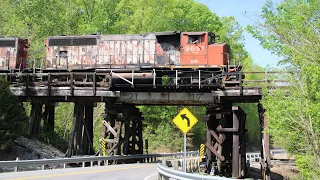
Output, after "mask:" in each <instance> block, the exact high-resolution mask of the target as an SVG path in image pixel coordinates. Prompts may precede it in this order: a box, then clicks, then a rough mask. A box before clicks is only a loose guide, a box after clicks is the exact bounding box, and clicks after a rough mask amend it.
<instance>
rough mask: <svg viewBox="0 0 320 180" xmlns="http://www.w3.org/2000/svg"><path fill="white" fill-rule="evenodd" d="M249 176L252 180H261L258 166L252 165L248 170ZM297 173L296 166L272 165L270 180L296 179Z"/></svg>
mask: <svg viewBox="0 0 320 180" xmlns="http://www.w3.org/2000/svg"><path fill="white" fill-rule="evenodd" d="M248 173H249V176H250V177H251V178H253V179H261V169H260V164H258V163H257V164H252V166H251V167H250V168H249V171H248ZM298 177H299V171H298V170H297V167H296V166H292V165H290V164H289V165H287V164H279V165H277V164H273V165H272V168H271V179H272V180H293V179H298Z"/></svg>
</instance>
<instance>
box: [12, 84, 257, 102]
mask: <svg viewBox="0 0 320 180" xmlns="http://www.w3.org/2000/svg"><path fill="white" fill-rule="evenodd" d="M10 88H11V91H12V94H13V95H15V96H18V97H19V98H20V99H21V100H22V101H31V99H34V98H36V99H38V100H48V101H55V102H72V101H79V100H83V101H88V100H89V101H95V102H104V101H106V99H107V98H112V97H113V98H116V102H118V103H128V104H136V105H142V104H145V105H182V104H186V105H207V104H209V103H214V102H215V101H216V100H232V101H233V102H257V101H259V99H260V98H261V96H262V92H261V88H259V87H243V90H242V92H241V91H240V89H225V90H212V91H211V92H172V91H171V92H165V91H163V92H120V91H110V90H108V88H97V89H96V90H95V91H93V89H92V88H90V87H86V88H84V87H81V88H70V87H55V88H51V90H50V91H49V89H48V87H28V88H26V87H10Z"/></svg>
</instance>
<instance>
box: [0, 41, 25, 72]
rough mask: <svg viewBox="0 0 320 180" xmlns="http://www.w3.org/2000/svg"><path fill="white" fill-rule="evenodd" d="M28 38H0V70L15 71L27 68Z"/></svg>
mask: <svg viewBox="0 0 320 180" xmlns="http://www.w3.org/2000/svg"><path fill="white" fill-rule="evenodd" d="M28 48H29V44H28V40H27V39H21V38H16V37H7V38H0V72H17V71H23V70H26V69H27V68H28V63H27V56H28Z"/></svg>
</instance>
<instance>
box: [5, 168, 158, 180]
mask: <svg viewBox="0 0 320 180" xmlns="http://www.w3.org/2000/svg"><path fill="white" fill-rule="evenodd" d="M154 166H156V165H148V166H138V167H126V168H113V169H101V170H92V171H81V172H69V173H61V174H48V175H38V176H27V177H21V178H10V179H6V180H26V179H41V178H52V177H62V176H71V175H79V174H92V173H101V172H110V171H121V170H128V169H138V168H148V167H154Z"/></svg>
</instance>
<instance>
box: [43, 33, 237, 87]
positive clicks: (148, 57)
mask: <svg viewBox="0 0 320 180" xmlns="http://www.w3.org/2000/svg"><path fill="white" fill-rule="evenodd" d="M216 39H217V36H216V35H215V34H214V33H211V32H177V31H173V32H157V33H146V34H123V35H119V34H112V35H84V36H50V37H48V38H47V39H46V71H83V70H86V71H113V72H117V71H120V70H121V72H125V71H126V70H127V71H128V72H131V70H132V69H134V70H136V71H142V70H155V71H158V73H157V77H162V76H163V75H169V76H173V75H174V74H172V73H173V71H172V70H178V71H179V74H180V77H193V80H195V81H194V82H196V81H197V82H199V81H198V80H196V79H197V76H199V73H198V72H197V71H198V70H201V71H204V72H205V73H203V72H201V73H202V74H201V78H200V79H201V81H203V80H208V82H207V83H209V84H210V83H213V81H216V80H217V78H215V77H217V76H218V75H221V74H222V73H223V72H224V73H225V72H230V71H241V66H236V65H232V66H231V65H230V64H229V54H230V47H229V45H228V44H226V43H217V42H216ZM159 70H161V72H160V73H159ZM170 70H171V71H170ZM124 76H126V75H124ZM127 76H130V75H129V74H128V75H127ZM229 78H230V77H229ZM198 79H199V78H198ZM185 81H188V83H192V80H185ZM197 82H196V83H197Z"/></svg>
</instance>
